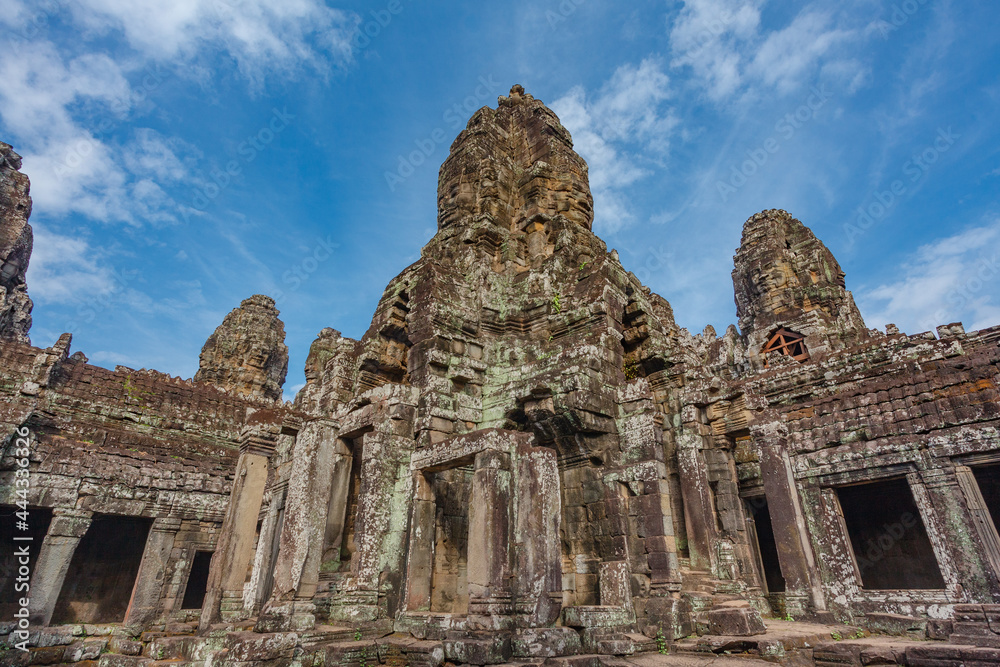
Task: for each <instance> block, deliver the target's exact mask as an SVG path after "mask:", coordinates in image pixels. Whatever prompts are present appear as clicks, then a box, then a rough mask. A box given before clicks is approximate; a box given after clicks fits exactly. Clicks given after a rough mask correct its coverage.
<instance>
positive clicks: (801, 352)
mask: <svg viewBox="0 0 1000 667" xmlns="http://www.w3.org/2000/svg"><path fill="white" fill-rule="evenodd" d="M771 352H780V353H781V354H784V355H786V356H789V357H791V358H792V359H794V360H795V361H809V352H808V350H806V337H805V336H803V335H802V334H800V333H795V332H794V331H789V330H788V329H784V328H781V329H778V330H777V331H775V332H774V333H773V334H771V337H770V338H769V339H768V340H767V343H765V344H764V347H763V348H762V349H761V354H763V355H764V365H765V366H766V365H767V355H768V354H770V353H771Z"/></svg>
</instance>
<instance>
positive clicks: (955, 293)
mask: <svg viewBox="0 0 1000 667" xmlns="http://www.w3.org/2000/svg"><path fill="white" fill-rule="evenodd" d="M998 248H1000V220H997V221H995V222H993V223H991V224H989V225H985V226H982V227H975V228H972V229H968V230H966V231H964V232H961V233H959V234H955V235H954V236H949V237H946V238H943V239H939V240H938V241H935V242H933V243H929V244H927V245H924V246H921V247H920V248H919V249H918V250H917V251H916V252H915V253H914V254H913V256H912V257H911V258H910V259H908V260H907V261H906V262H904V263H903V264H902V266H901V267H900V270H899V278H898V279H897V280H895V281H893V282H889V283H885V284H882V285H879V286H878V287H875V288H872V289H865V288H862V289H860V290H858V292H857V299H858V304H859V306H860V307H861V308H862V313H863V314H865V319H866V321H867V322H868V324H869V326H883V325H885V324H887V323H890V322H891V323H894V324H896V325H898V326H899V327H900V329H901V330H903V331H907V332H909V333H918V332H921V331H928V330H933V329H934V327H936V326H938V325H940V324H948V323H950V322H957V321H961V322H963V323H964V324H965V328H966V329H967V330H969V331H972V330H976V329H982V328H985V327H989V326H996V325H997V324H1000V251H998Z"/></svg>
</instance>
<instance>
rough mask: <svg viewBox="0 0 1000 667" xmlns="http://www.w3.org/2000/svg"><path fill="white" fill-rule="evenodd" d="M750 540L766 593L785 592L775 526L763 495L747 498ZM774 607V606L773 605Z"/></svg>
mask: <svg viewBox="0 0 1000 667" xmlns="http://www.w3.org/2000/svg"><path fill="white" fill-rule="evenodd" d="M744 503H745V505H746V513H747V523H748V524H749V528H750V531H749V533H750V538H751V540H752V544H753V547H754V551H755V552H756V556H757V561H758V567H759V568H760V573H761V583H762V584H763V585H764V592H765V593H767V594H769V595H773V594H777V593H784V592H785V577H784V576H783V575H782V574H781V563H780V562H779V560H778V544H777V542H776V540H775V539H774V526H773V524H772V523H771V512H770V508H768V505H767V498H766V497H765V496H763V495H760V496H754V497H752V498H745V499H744ZM772 606H773V605H772Z"/></svg>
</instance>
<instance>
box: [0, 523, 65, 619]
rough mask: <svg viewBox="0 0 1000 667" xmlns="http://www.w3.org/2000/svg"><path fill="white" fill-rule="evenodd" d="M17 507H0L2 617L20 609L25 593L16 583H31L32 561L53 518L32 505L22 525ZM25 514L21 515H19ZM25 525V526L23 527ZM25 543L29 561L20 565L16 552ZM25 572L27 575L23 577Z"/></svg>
mask: <svg viewBox="0 0 1000 667" xmlns="http://www.w3.org/2000/svg"><path fill="white" fill-rule="evenodd" d="M18 512H20V510H18V508H17V507H14V506H12V505H3V506H0V540H2V542H0V544H3V548H2V549H0V615H2V616H0V617H2V618H4V619H9V618H13V617H12V616H11V614H13V613H14V612H16V611H17V610H18V609H20V605H19V604H18V603H17V602H18V600H19V599H20V598H23V597H24V596H25V592H24V591H23V590H22V591H18V590H17V588H18V584H19V583H20V584H22V586H21V587H22V588H23V584H24V583H26V582H30V580H31V579H30V577H31V573H32V572H34V571H35V561H37V560H38V552H39V551H40V550H41V548H42V541H44V540H45V533H47V532H48V530H49V523H50V522H51V521H52V510H50V509H42V508H37V507H31V508H29V509H28V514H27V520H24V523H23V524H22V523H21V522H22V520H23V519H22V518H19V517H18ZM21 516H22V517H23V516H24V515H23V514H22V515H21ZM24 524H27V529H26V530H22V528H23V526H24ZM25 546H27V550H28V564H27V566H26V567H25V566H23V565H22V563H21V562H20V561H21V556H20V555H19V554H20V552H21V551H22V550H23V548H24V547H25ZM25 573H27V577H25ZM19 578H20V581H18V579H19Z"/></svg>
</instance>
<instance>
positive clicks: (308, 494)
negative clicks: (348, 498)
mask: <svg viewBox="0 0 1000 667" xmlns="http://www.w3.org/2000/svg"><path fill="white" fill-rule="evenodd" d="M336 445H337V429H336V426H335V425H334V424H333V423H332V422H329V421H327V420H315V421H310V422H307V423H306V424H305V425H303V427H302V430H301V431H299V434H298V436H297V437H296V438H295V445H294V447H293V449H292V471H291V474H290V476H289V479H288V495H287V496H286V497H285V521H284V526H282V529H281V535H280V537H279V540H280V542H279V547H278V559H277V562H276V563H275V565H274V588H273V590H272V592H271V599H270V600H268V601H267V602H266V603H265V605H264V610H263V611H262V612H261V616H260V621H259V622H258V624H257V630H258V632H278V631H285V630H307V629H310V628H312V627H313V626H315V625H316V617H315V613H314V612H315V605H314V604H313V603H312V598H313V596H314V595H315V593H316V587H317V585H318V583H319V566H320V562H321V561H322V558H323V546H324V535H325V532H326V527H327V512H328V510H329V507H330V486H331V482H332V479H333V472H334V463H335V461H334V449H335V447H336ZM345 491H346V489H345Z"/></svg>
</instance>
